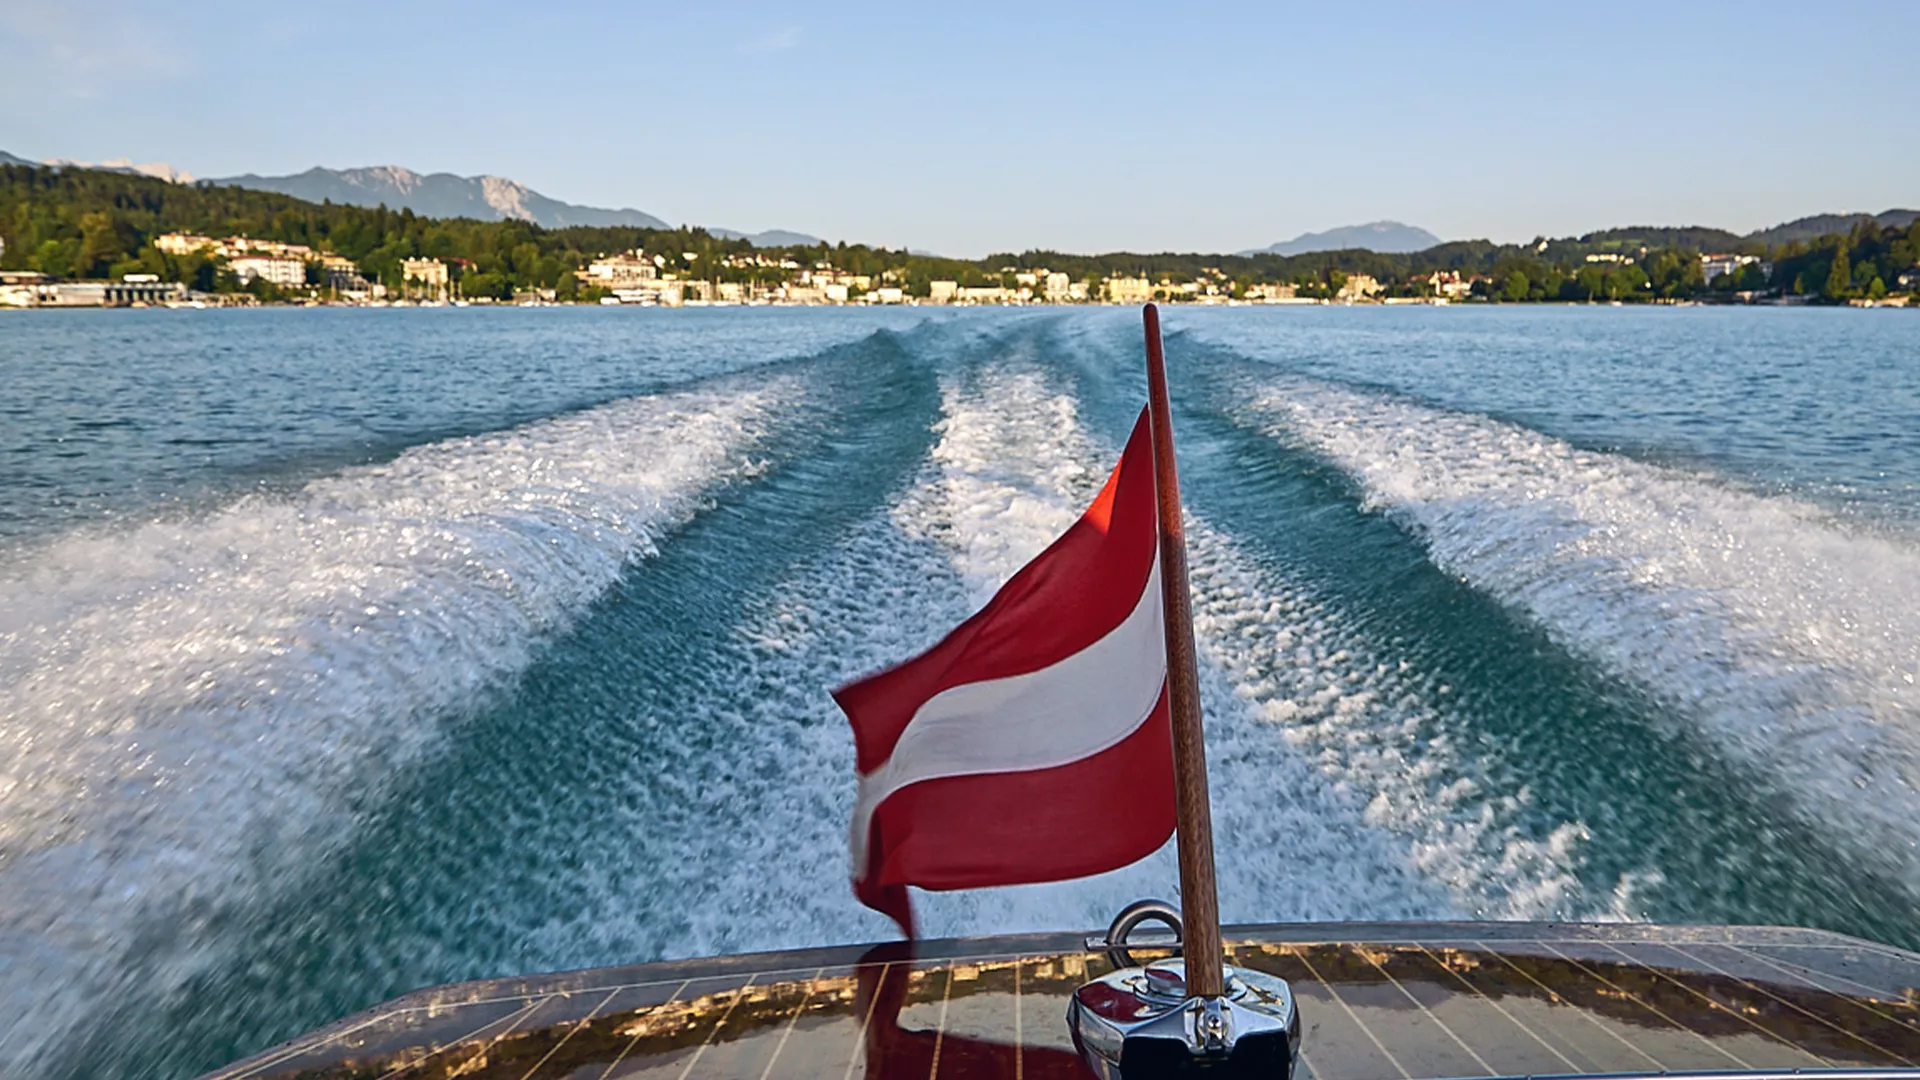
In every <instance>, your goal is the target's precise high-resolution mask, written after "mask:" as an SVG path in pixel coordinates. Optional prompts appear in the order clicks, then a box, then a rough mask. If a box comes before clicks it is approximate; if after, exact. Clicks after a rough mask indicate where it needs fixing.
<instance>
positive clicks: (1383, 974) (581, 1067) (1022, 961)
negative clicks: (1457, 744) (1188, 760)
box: [213, 924, 1920, 1080]
mask: <svg viewBox="0 0 1920 1080" xmlns="http://www.w3.org/2000/svg"><path fill="white" fill-rule="evenodd" d="M1227 938H1228V941H1229V944H1230V951H1231V952H1232V956H1233V963H1235V964H1239V965H1242V966H1245V967H1250V968H1256V969H1259V970H1263V971H1268V972H1272V973H1274V974H1277V975H1280V976H1282V977H1284V978H1286V979H1287V980H1289V981H1290V982H1291V983H1292V984H1293V988H1294V991H1295V994H1296V996H1297V997H1298V999H1299V1002H1300V1007H1301V1011H1302V1019H1303V1021H1304V1024H1305V1036H1304V1040H1303V1049H1304V1055H1303V1058H1302V1062H1301V1064H1302V1068H1301V1070H1300V1073H1299V1076H1300V1077H1301V1078H1302V1080H1307V1078H1309V1077H1310V1078H1313V1080H1395V1078H1415V1077H1484V1076H1519V1075H1544V1074H1564V1073H1607V1072H1659V1071H1684V1070H1729V1069H1831V1068H1849V1067H1862V1066H1870V1067H1901V1068H1912V1067H1917V1066H1920V991H1916V989H1915V988H1916V987H1920V956H1916V955H1914V954H1911V953H1906V952H1902V951H1900V950H1896V949H1890V948H1886V947H1884V946H1879V945H1873V944H1869V943H1867V942H1862V941H1857V940H1854V939H1851V938H1844V937H1839V936H1837V935H1832V934H1824V933H1819V932H1814V931H1803V930H1787V929H1768V928H1722V927H1703V928H1693V927H1655V926H1644V925H1615V926H1572V925H1555V924H1389V925H1349V926H1275V927H1241V928H1237V929H1233V930H1230V931H1229V932H1228V935H1227ZM1107 967H1108V963H1107V960H1106V959H1105V957H1104V955H1102V954H1100V953H1094V952H1087V951H1085V948H1084V942H1083V941H1082V940H1081V939H1080V938H1078V937H1069V936H1066V935H1058V934H1054V935H1033V936H1025V937H1006V938H990V939H963V940H949V941H935V942H923V943H921V945H920V946H919V948H918V950H917V952H916V953H915V954H914V955H911V956H909V955H907V954H906V953H904V952H903V951H901V950H900V949H899V948H898V947H881V948H876V949H872V950H865V951H862V950H858V949H830V950H813V951H803V952H791V953H770V954H762V955H758V956H747V957H727V958H718V959H713V960H699V961H686V962H677V963H661V964H646V965H639V966H635V967H627V968H606V969H599V970H595V971H586V972H574V973H568V974H564V975H554V976H541V977H535V978H524V979H505V980H495V981H489V982H479V983H463V984H459V985H457V986H450V987H439V988H436V989H433V990H426V991H421V992H419V993H416V994H411V995H408V996H406V997H403V998H400V999H398V1000H395V1001H392V1002H389V1003H387V1004H385V1005H382V1006H379V1007H377V1008H375V1009H372V1010H369V1011H368V1012H366V1013H363V1014H361V1015H359V1016H356V1017H352V1018H349V1019H348V1020H345V1021H342V1022H340V1023H338V1024H335V1025H333V1026H332V1027H329V1028H326V1029H324V1030H322V1031H318V1032H315V1033H313V1034H312V1035H309V1036H306V1037H304V1038H301V1039H297V1040H294V1041H293V1042H290V1043H288V1044H286V1045H284V1046H281V1047H277V1048H275V1049H273V1050H269V1051H267V1052H266V1053H263V1054H261V1055H259V1056H257V1057H254V1058H252V1059H249V1060H247V1061H243V1062H240V1063H237V1064H235V1065H233V1066H231V1067H229V1068H227V1069H224V1070H221V1071H220V1072H217V1073H215V1074H213V1075H214V1076H215V1077H219V1078H221V1080H243V1078H244V1080H265V1078H291V1077H302V1078H311V1080H323V1078H324V1080H333V1078H346V1077H353V1078H357V1080H359V1078H364V1080H372V1078H392V1080H399V1078H402V1077H406V1078H419V1080H442V1078H451V1077H455V1076H460V1077H489V1078H495V1077H497V1078H507V1080H535V1078H562V1077H564V1078H567V1080H613V1078H617V1077H643V1076H644V1077H665V1078H672V1080H694V1078H725V1080H734V1078H741V1080H776V1078H788V1077H809V1078H811V1077H829V1078H834V1077H840V1078H852V1077H867V1078H880V1077H886V1078H897V1077H914V1078H922V1077H927V1078H932V1077H1008V1078H1017V1080H1027V1078H1033V1080H1045V1078H1066V1077H1072V1078H1075V1080H1080V1078H1083V1077H1085V1076H1086V1075H1087V1074H1086V1073H1085V1072H1084V1070H1083V1069H1082V1067H1081V1065H1080V1063H1079V1061H1078V1060H1077V1058H1076V1057H1075V1056H1074V1053H1073V1047H1072V1043H1071V1041H1070V1040H1069V1038H1068V1035H1067V1031H1066V1022H1065V1017H1066V1002H1067V995H1068V994H1070V993H1071V992H1072V990H1073V989H1074V988H1075V987H1076V986H1078V985H1080V983H1082V982H1084V981H1085V980H1086V979H1087V978H1089V977H1091V976H1092V975H1097V974H1100V973H1102V972H1104V971H1105V970H1107ZM1917 1075H1920V1074H1917Z"/></svg>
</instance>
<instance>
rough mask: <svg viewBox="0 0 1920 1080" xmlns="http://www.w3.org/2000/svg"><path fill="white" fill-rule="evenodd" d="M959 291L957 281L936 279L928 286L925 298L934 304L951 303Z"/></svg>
mask: <svg viewBox="0 0 1920 1080" xmlns="http://www.w3.org/2000/svg"><path fill="white" fill-rule="evenodd" d="M959 293H960V283H959V282H957V281H936V282H933V283H932V284H931V285H930V286H929V291H928V293H927V300H928V302H929V303H934V304H951V303H953V301H954V298H955V297H956V296H958V295H959Z"/></svg>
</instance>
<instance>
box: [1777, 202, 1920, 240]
mask: <svg viewBox="0 0 1920 1080" xmlns="http://www.w3.org/2000/svg"><path fill="white" fill-rule="evenodd" d="M1869 217H1871V218H1872V219H1873V223H1874V224H1875V225H1878V226H1880V227H1881V228H1883V229H1886V228H1895V229H1904V228H1906V227H1907V226H1909V225H1911V224H1913V223H1914V221H1915V220H1920V210H1884V211H1882V212H1880V213H1878V214H1815V215H1813V216H1812V217H1803V218H1800V219H1798V220H1796V221H1789V222H1787V223H1786V224H1785V225H1775V226H1774V227H1773V228H1771V229H1761V230H1759V231H1757V232H1753V233H1749V234H1748V235H1747V239H1749V240H1758V241H1761V242H1762V243H1767V244H1790V243H1792V242H1793V241H1795V240H1813V239H1817V238H1819V237H1822V236H1828V235H1831V234H1833V233H1845V232H1851V231H1853V227H1854V226H1855V225H1858V224H1859V223H1860V222H1862V221H1865V220H1866V219H1868V218H1869Z"/></svg>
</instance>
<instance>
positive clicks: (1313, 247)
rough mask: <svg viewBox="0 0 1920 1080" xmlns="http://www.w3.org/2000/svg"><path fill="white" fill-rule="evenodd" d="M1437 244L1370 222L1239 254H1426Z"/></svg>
mask: <svg viewBox="0 0 1920 1080" xmlns="http://www.w3.org/2000/svg"><path fill="white" fill-rule="evenodd" d="M1439 243H1440V238H1439V237H1437V236H1435V235H1433V234H1432V233H1430V232H1428V231H1427V230H1425V229H1422V228H1420V227H1418V226H1415V225H1403V224H1401V223H1400V222H1398V221H1371V222H1368V223H1367V224H1365V225H1342V226H1340V227H1339V228H1337V229H1328V230H1327V231H1326V232H1317V233H1301V234H1300V235H1299V236H1296V237H1294V238H1293V239H1291V240H1282V241H1280V242H1279V243H1277V244H1269V245H1268V246H1266V247H1263V248H1254V249H1252V250H1251V251H1242V252H1239V254H1241V255H1305V254H1306V253H1308V252H1310V251H1346V250H1348V249H1350V248H1365V249H1367V250H1368V251H1377V252H1379V253H1380V254H1382V255H1393V254H1399V253H1401V252H1408V251H1425V250H1427V249H1428V248H1430V247H1434V246H1435V245H1437V244H1439Z"/></svg>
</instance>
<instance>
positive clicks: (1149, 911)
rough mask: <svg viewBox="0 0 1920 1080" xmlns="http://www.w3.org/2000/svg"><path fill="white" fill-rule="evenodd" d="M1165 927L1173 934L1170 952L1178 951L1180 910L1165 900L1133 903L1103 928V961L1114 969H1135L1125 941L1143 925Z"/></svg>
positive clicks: (1182, 928)
mask: <svg viewBox="0 0 1920 1080" xmlns="http://www.w3.org/2000/svg"><path fill="white" fill-rule="evenodd" d="M1148 921H1152V922H1160V923H1165V924H1166V925H1167V926H1168V927H1170V928H1172V930H1173V949H1174V951H1175V952H1179V951H1180V943H1181V942H1182V941H1183V940H1185V938H1186V928H1185V925H1184V924H1183V923H1182V922H1181V920H1180V909H1179V908H1177V907H1174V906H1173V905H1172V904H1169V903H1167V902H1166V901H1165V900H1135V901H1134V902H1133V903H1131V904H1128V905H1127V906H1126V907H1124V908H1121V909H1120V914H1118V915H1115V916H1114V917H1113V925H1111V926H1109V927H1107V959H1109V960H1111V961H1113V966H1114V967H1116V968H1130V967H1139V966H1140V965H1139V964H1137V963H1135V962H1134V959H1133V954H1132V953H1130V952H1128V951H1127V939H1128V938H1129V937H1131V936H1132V935H1133V931H1134V930H1135V929H1136V928H1137V927H1138V926H1139V925H1140V924H1141V923H1143V922H1148Z"/></svg>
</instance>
